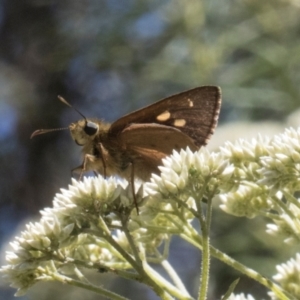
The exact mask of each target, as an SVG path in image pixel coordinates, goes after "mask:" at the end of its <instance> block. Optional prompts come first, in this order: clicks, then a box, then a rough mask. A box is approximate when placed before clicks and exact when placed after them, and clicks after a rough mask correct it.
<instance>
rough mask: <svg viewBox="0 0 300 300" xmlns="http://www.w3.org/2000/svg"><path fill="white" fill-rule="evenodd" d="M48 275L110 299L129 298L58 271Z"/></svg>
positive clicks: (120, 299) (126, 299) (122, 299)
mask: <svg viewBox="0 0 300 300" xmlns="http://www.w3.org/2000/svg"><path fill="white" fill-rule="evenodd" d="M49 275H50V276H51V277H52V278H53V279H55V280H57V281H60V282H62V283H66V284H69V285H73V286H77V287H80V288H83V289H86V290H89V291H92V292H95V293H97V294H100V295H103V296H105V297H107V298H109V299H112V300H129V299H128V298H125V297H122V296H120V295H118V294H116V293H113V292H111V291H108V290H106V289H104V288H101V287H98V286H95V285H93V284H91V283H89V284H87V283H84V282H82V281H78V280H75V279H73V278H70V277H67V276H64V275H61V274H59V273H52V274H49Z"/></svg>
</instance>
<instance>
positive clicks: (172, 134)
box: [118, 123, 198, 179]
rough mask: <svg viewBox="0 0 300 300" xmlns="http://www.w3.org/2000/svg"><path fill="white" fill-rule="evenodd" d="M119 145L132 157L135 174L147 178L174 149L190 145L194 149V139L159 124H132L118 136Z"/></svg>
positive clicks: (155, 171)
mask: <svg viewBox="0 0 300 300" xmlns="http://www.w3.org/2000/svg"><path fill="white" fill-rule="evenodd" d="M118 141H119V145H121V147H122V148H123V149H126V153H127V154H128V155H129V156H130V157H131V158H134V159H133V161H134V166H135V174H136V176H137V177H140V178H142V179H148V178H149V176H150V174H151V173H157V172H158V169H157V166H158V165H159V164H160V163H161V160H162V159H163V158H164V157H165V156H167V155H170V154H171V153H172V151H173V149H175V150H180V149H182V148H186V147H187V146H189V147H190V149H191V150H193V151H196V150H197V149H198V147H197V146H196V145H195V144H194V141H193V140H192V139H191V138H190V137H189V136H187V135H186V134H184V133H182V132H181V131H180V130H178V129H176V128H174V127H171V126H165V125H160V124H153V123H150V124H132V125H129V126H128V127H126V128H125V129H124V130H123V131H122V132H121V133H120V134H119V136H118Z"/></svg>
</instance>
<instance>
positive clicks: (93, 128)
mask: <svg viewBox="0 0 300 300" xmlns="http://www.w3.org/2000/svg"><path fill="white" fill-rule="evenodd" d="M83 130H84V132H85V133H86V134H87V135H90V136H91V135H94V134H95V133H97V131H98V125H97V124H96V123H94V122H89V121H88V122H86V124H85V126H84V129H83Z"/></svg>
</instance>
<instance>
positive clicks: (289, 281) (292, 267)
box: [269, 253, 300, 299]
mask: <svg viewBox="0 0 300 300" xmlns="http://www.w3.org/2000/svg"><path fill="white" fill-rule="evenodd" d="M276 269H277V272H278V273H277V274H276V275H274V276H273V278H274V280H275V281H277V282H278V283H279V284H280V286H281V287H282V288H283V289H285V290H286V291H287V292H289V293H290V294H291V295H292V296H294V298H295V299H299V298H300V276H299V274H300V253H297V254H296V257H295V258H292V259H290V260H289V261H287V262H286V263H284V264H281V265H277V266H276ZM269 295H270V296H271V297H272V299H277V298H276V297H275V295H274V294H273V293H271V292H270V293H269Z"/></svg>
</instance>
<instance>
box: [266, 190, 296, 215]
mask: <svg viewBox="0 0 300 300" xmlns="http://www.w3.org/2000/svg"><path fill="white" fill-rule="evenodd" d="M271 198H272V201H273V202H274V203H275V204H276V205H278V206H279V207H280V208H281V209H282V210H283V211H284V213H286V214H287V215H288V216H289V217H290V218H291V219H294V218H295V216H294V215H293V213H292V211H291V210H290V209H289V208H288V207H287V205H286V204H285V203H284V202H282V201H281V200H279V199H278V198H277V197H276V196H273V197H271Z"/></svg>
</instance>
